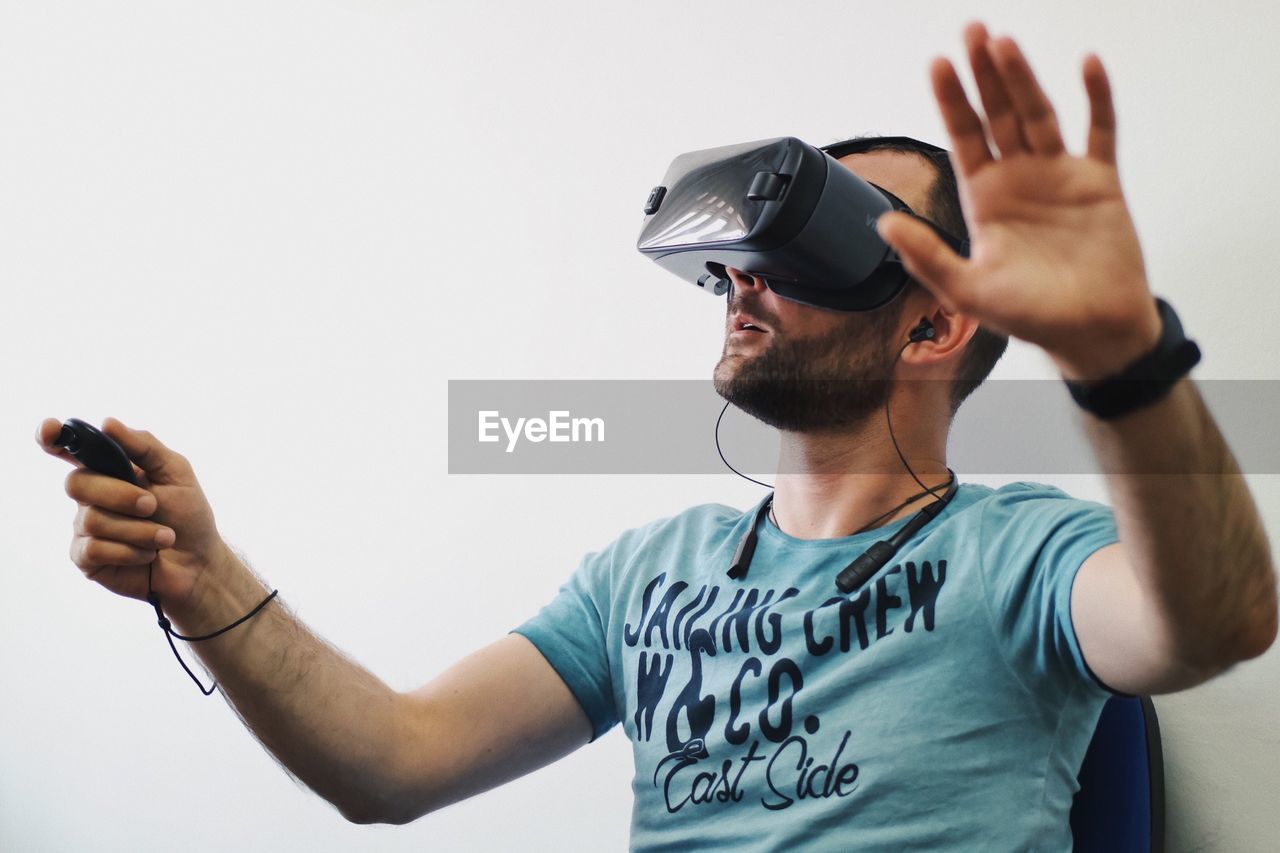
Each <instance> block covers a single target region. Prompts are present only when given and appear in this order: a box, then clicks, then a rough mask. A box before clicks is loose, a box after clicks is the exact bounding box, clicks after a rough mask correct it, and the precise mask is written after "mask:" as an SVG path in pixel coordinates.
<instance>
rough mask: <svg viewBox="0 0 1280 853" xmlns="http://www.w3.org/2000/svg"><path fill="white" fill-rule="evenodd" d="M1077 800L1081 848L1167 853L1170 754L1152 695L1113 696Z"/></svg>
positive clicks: (1075, 829) (1092, 852) (1074, 818)
mask: <svg viewBox="0 0 1280 853" xmlns="http://www.w3.org/2000/svg"><path fill="white" fill-rule="evenodd" d="M1078 778H1079V781H1080V790H1079V791H1077V792H1076V796H1075V801H1074V802H1073V803H1072V805H1071V833H1072V836H1073V838H1074V839H1075V844H1074V849H1075V851H1076V853H1101V851H1106V853H1139V851H1140V853H1164V753H1163V751H1162V750H1161V747H1160V724H1159V722H1158V721H1157V720H1156V709H1155V706H1154V705H1153V704H1151V698H1150V697H1148V696H1112V697H1111V698H1110V699H1108V700H1107V704H1106V705H1104V706H1103V708H1102V714H1101V715H1100V716H1099V717H1098V727H1097V729H1096V730H1095V731H1094V734H1093V740H1092V741H1090V742H1089V750H1088V752H1086V753H1085V756H1084V762H1083V764H1081V766H1080V775H1079V777H1078Z"/></svg>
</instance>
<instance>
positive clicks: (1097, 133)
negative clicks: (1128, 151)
mask: <svg viewBox="0 0 1280 853" xmlns="http://www.w3.org/2000/svg"><path fill="white" fill-rule="evenodd" d="M1084 88H1085V91H1086V92H1088V93H1089V142H1088V154H1089V156H1090V157H1092V158H1094V159H1095V160H1101V161H1102V162H1104V163H1110V164H1112V165H1115V162H1116V111H1115V106H1114V104H1113V102H1112V99H1111V83H1110V81H1108V80H1107V71H1106V69H1105V68H1103V67H1102V59H1100V58H1099V57H1098V55H1097V54H1096V53H1091V54H1089V55H1088V56H1086V57H1085V59H1084Z"/></svg>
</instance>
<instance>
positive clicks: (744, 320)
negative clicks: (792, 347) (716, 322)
mask: <svg viewBox="0 0 1280 853" xmlns="http://www.w3.org/2000/svg"><path fill="white" fill-rule="evenodd" d="M729 331H730V334H732V333H734V332H759V333H767V332H768V331H769V330H768V329H767V328H765V327H764V326H762V325H760V323H759V322H758V321H757V320H756V319H755V318H754V317H752V316H751V315H750V314H743V313H741V312H739V313H737V314H734V315H733V318H732V319H731V321H730V323H729Z"/></svg>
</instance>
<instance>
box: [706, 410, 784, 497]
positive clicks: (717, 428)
mask: <svg viewBox="0 0 1280 853" xmlns="http://www.w3.org/2000/svg"><path fill="white" fill-rule="evenodd" d="M728 410H729V403H728V402H727V401H726V402H725V404H724V408H723V409H721V410H720V417H718V418H716V453H719V454H720V461H721V462H723V463H724V464H725V467H727V468H728V469H729V470H730V471H732V472H733V473H735V474H737V475H738V476H739V477H741V478H742V479H744V480H751V482H753V483H755V484H756V485H757V486H764V487H765V488H766V489H772V488H773V486H771V485H769V484H768V483H762V482H760V481H759V480H756V479H753V478H751V477H748V476H747V475H746V474H744V473H742V472H741V471H739V470H738V469H737V468H734V467H733V466H732V465H730V464H729V460H728V459H725V458H724V451H723V450H721V449H720V421H721V419H722V418H724V413H725V412H726V411H728Z"/></svg>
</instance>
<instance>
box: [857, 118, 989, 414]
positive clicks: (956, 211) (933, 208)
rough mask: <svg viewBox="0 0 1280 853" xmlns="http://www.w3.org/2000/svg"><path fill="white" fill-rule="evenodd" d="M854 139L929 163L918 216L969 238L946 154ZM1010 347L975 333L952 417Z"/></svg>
mask: <svg viewBox="0 0 1280 853" xmlns="http://www.w3.org/2000/svg"><path fill="white" fill-rule="evenodd" d="M854 138H855V139H861V140H870V141H868V142H867V143H866V147H865V148H862V149H860V151H883V150H888V151H901V152H904V153H908V154H915V155H917V156H919V157H923V158H924V159H926V160H928V161H929V163H930V164H931V165H932V166H933V168H934V171H935V172H936V173H937V175H936V176H935V177H934V180H933V184H932V185H931V186H930V187H929V194H928V196H927V197H926V201H927V202H928V205H929V209H928V210H917V211H915V212H916V213H917V214H919V215H920V216H923V217H925V218H927V219H929V220H930V221H931V222H933V223H934V224H935V225H938V226H939V227H940V228H942V229H943V230H944V231H946V232H948V233H949V234H952V235H954V236H956V237H959V238H961V239H967V238H968V236H969V226H968V225H966V224H965V221H964V212H963V211H962V210H961V208H960V186H959V184H957V183H956V173H955V171H954V170H953V169H952V168H951V159H950V158H949V157H948V156H947V155H946V154H944V153H941V152H937V151H929V150H928V149H924V148H917V147H916V146H914V145H911V144H910V143H905V142H895V141H888V140H886V141H885V142H876V141H875V140H877V139H880V138H881V137H878V136H875V135H873V134H869V135H863V136H857V137H854ZM907 287H908V290H910V289H911V288H916V287H922V285H920V284H919V283H918V282H916V281H915V280H914V279H912V280H911V281H909V282H908V284H907ZM904 296H905V294H904ZM903 304H905V300H904V299H900V300H899V305H903ZM1008 346H1009V336H1008V335H1001V334H998V333H996V332H993V331H992V330H991V329H988V328H986V327H985V326H981V325H979V326H978V330H977V331H976V332H974V333H973V337H972V338H970V339H969V343H968V344H966V345H965V348H964V352H963V353H961V355H960V364H959V366H958V367H957V368H956V379H955V382H954V384H953V385H952V386H951V414H952V415H954V414H955V413H956V411H957V410H958V409H959V408H960V404H961V403H963V402H964V401H965V399H966V398H968V396H969V395H970V394H972V393H973V392H974V390H975V389H976V388H977V387H978V386H979V385H981V384H982V383H983V381H985V380H986V378H987V377H988V376H990V375H991V369H992V368H993V367H995V366H996V362H997V361H999V360H1000V356H1002V355H1004V351H1005V348H1006V347H1008Z"/></svg>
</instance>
